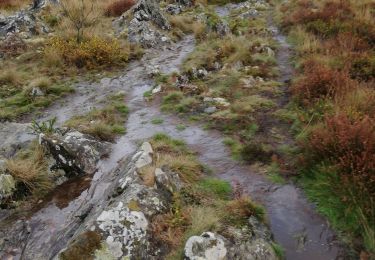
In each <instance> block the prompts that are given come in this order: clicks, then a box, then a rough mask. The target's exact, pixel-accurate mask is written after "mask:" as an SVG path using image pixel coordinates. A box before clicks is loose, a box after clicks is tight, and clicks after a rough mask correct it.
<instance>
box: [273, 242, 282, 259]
mask: <svg viewBox="0 0 375 260" xmlns="http://www.w3.org/2000/svg"><path fill="white" fill-rule="evenodd" d="M271 246H272V249H273V251H274V252H275V254H276V256H277V257H278V258H279V259H280V260H282V259H285V250H284V248H283V247H282V246H281V245H279V244H277V243H275V242H272V243H271Z"/></svg>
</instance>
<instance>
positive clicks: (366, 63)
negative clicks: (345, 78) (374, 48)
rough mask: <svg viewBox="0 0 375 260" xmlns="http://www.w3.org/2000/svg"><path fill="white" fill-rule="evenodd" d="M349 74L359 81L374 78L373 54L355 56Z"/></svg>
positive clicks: (374, 58)
mask: <svg viewBox="0 0 375 260" xmlns="http://www.w3.org/2000/svg"><path fill="white" fill-rule="evenodd" d="M350 76H351V77H352V78H354V79H357V80H361V81H370V80H374V79H375V56H374V55H372V56H371V55H365V56H361V57H357V58H355V59H354V60H353V61H352V63H351V68H350Z"/></svg>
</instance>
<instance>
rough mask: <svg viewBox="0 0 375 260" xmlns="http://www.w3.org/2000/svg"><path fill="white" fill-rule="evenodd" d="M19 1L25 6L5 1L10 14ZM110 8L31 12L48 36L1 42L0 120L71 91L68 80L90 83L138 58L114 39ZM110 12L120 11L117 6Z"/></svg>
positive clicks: (66, 5) (74, 5)
mask: <svg viewBox="0 0 375 260" xmlns="http://www.w3.org/2000/svg"><path fill="white" fill-rule="evenodd" d="M21 2H22V3H23V2H25V3H26V1H11V3H12V6H13V4H14V10H19V8H21ZM120 2H124V1H120ZM116 3H117V2H114V1H102V2H100V1H88V0H84V1H71V0H63V1H61V5H60V6H48V7H46V8H44V9H43V10H41V11H39V13H37V16H38V17H40V18H41V19H42V21H43V22H44V23H45V24H47V25H48V27H49V28H50V30H51V31H52V35H51V34H48V35H47V34H44V33H42V32H39V33H38V32H37V34H38V35H37V36H35V37H32V38H30V39H22V38H21V37H19V36H18V35H14V36H12V37H10V38H8V39H7V40H6V41H3V42H2V43H1V44H0V50H1V51H2V55H3V58H2V59H1V60H0V66H1V67H2V70H1V73H0V85H1V87H0V98H1V99H2V102H1V104H0V111H1V112H0V119H2V120H15V119H17V118H18V117H20V116H21V115H23V114H26V113H29V112H31V111H35V110H38V109H41V108H43V107H46V106H48V105H50V104H51V103H52V102H53V101H54V100H56V99H58V98H60V97H61V96H63V95H65V94H66V93H69V92H72V91H73V88H71V87H70V85H71V84H72V83H73V82H74V81H76V80H79V79H81V80H84V79H93V78H95V75H97V73H98V72H100V73H102V74H103V73H106V72H108V73H111V72H114V71H116V69H117V68H123V65H124V64H126V63H127V62H128V61H129V60H130V59H134V58H137V57H140V55H142V51H141V48H140V47H138V46H135V45H131V44H129V43H128V42H127V40H126V39H119V38H115V37H114V31H113V29H112V24H111V23H112V21H111V19H112V18H111V17H106V14H107V13H108V8H110V7H109V6H110V5H116ZM128 6H131V4H129V5H128ZM22 7H23V5H22ZM0 8H2V9H4V8H8V5H7V1H5V2H1V4H0ZM25 8H26V6H25ZM111 8H112V10H114V11H117V12H120V11H119V10H120V9H121V8H123V7H121V6H120V7H116V6H115V7H111ZM125 9H126V8H125ZM125 9H124V10H125ZM121 10H123V9H121ZM111 15H112V14H111Z"/></svg>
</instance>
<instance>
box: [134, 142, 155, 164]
mask: <svg viewBox="0 0 375 260" xmlns="http://www.w3.org/2000/svg"><path fill="white" fill-rule="evenodd" d="M153 153H154V152H153V150H152V147H151V144H150V143H149V142H144V143H143V144H142V146H141V149H140V150H139V151H138V152H137V153H136V154H135V155H134V156H133V160H135V167H136V168H137V169H141V168H143V167H145V166H147V165H150V164H151V163H152V154H153Z"/></svg>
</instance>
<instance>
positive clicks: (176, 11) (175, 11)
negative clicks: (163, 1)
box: [165, 4, 182, 15]
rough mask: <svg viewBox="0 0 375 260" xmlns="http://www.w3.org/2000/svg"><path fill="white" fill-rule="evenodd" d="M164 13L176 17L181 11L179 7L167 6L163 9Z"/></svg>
mask: <svg viewBox="0 0 375 260" xmlns="http://www.w3.org/2000/svg"><path fill="white" fill-rule="evenodd" d="M165 12H167V13H169V14H173V15H176V14H180V13H181V12H182V9H181V7H180V6H179V5H175V4H169V5H167V6H166V7H165Z"/></svg>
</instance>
